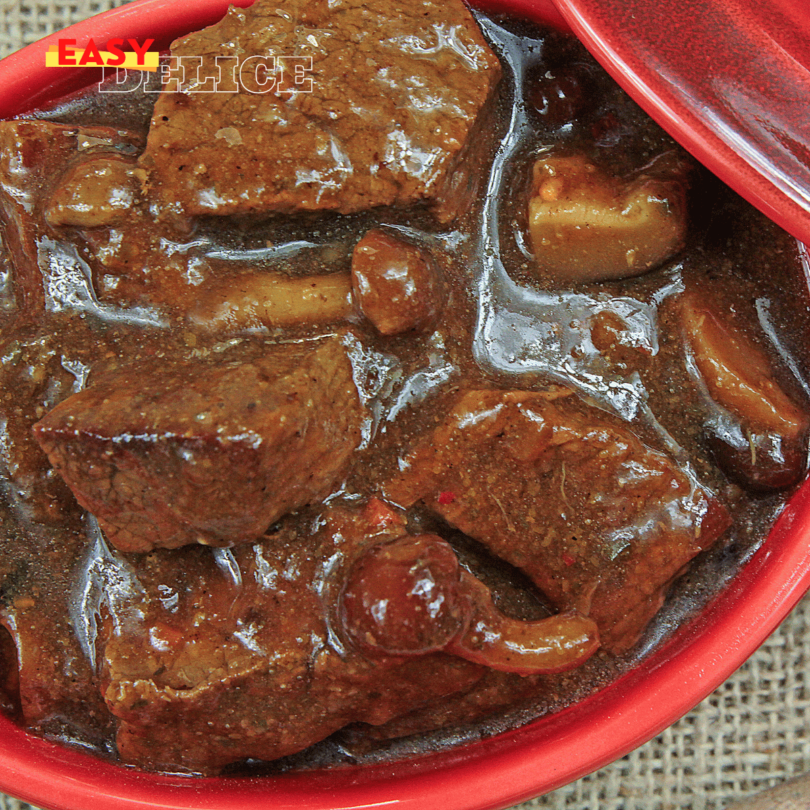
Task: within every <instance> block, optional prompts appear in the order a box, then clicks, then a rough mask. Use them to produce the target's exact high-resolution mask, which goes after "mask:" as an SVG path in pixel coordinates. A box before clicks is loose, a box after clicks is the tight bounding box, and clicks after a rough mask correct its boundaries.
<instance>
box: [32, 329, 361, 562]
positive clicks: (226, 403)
mask: <svg viewBox="0 0 810 810" xmlns="http://www.w3.org/2000/svg"><path fill="white" fill-rule="evenodd" d="M362 418H363V411H362V408H361V405H360V403H359V398H358V394H357V389H356V388H355V386H354V382H353V380H352V369H351V365H350V363H349V360H348V358H347V356H346V353H345V349H344V347H343V345H342V343H341V341H340V340H339V339H338V338H326V339H324V340H322V341H314V342H309V343H307V342H305V343H303V344H287V345H284V344H281V345H273V344H267V345H265V346H260V347H259V350H258V351H254V352H253V354H252V356H251V357H248V358H246V357H244V355H240V356H238V357H237V358H233V359H232V358H230V357H229V356H228V355H227V354H225V355H224V356H222V357H218V356H217V355H216V354H214V356H209V357H207V358H202V359H198V360H191V361H178V362H175V363H172V362H164V363H163V364H162V366H161V367H157V368H155V366H154V365H153V366H151V367H150V366H149V365H146V366H142V365H136V366H134V367H124V368H121V369H120V370H118V371H117V372H115V373H111V374H110V375H108V376H107V377H105V378H104V379H102V380H99V381H97V382H94V384H93V385H91V386H90V387H89V388H87V389H85V390H84V391H81V392H80V393H77V394H74V395H73V396H71V397H69V398H68V399H66V400H65V401H64V402H62V403H61V404H60V405H58V406H57V407H56V408H54V409H53V410H52V411H51V412H50V413H49V414H48V415H47V416H46V417H45V418H44V419H42V420H41V421H40V422H39V423H37V425H36V426H35V434H36V437H37V440H38V441H39V443H40V445H41V446H42V447H43V449H44V450H45V452H46V453H47V454H48V457H49V458H50V460H51V463H52V464H53V465H54V467H55V468H56V469H57V470H58V471H59V472H60V474H61V475H62V477H63V478H64V479H65V481H66V482H67V483H68V485H69V486H70V487H71V489H72V490H73V492H74V493H75V495H76V498H77V499H78V501H79V502H80V503H81V504H82V505H83V506H84V507H85V508H86V509H88V510H89V511H90V512H92V513H93V514H94V515H96V517H97V518H98V519H99V522H100V523H101V525H102V526H103V528H104V530H105V531H106V533H107V535H108V537H109V539H110V541H111V542H112V543H113V544H114V545H115V546H116V547H118V548H120V549H123V550H125V551H146V550H149V549H151V548H154V547H163V548H175V547H177V546H182V545H185V544H187V543H195V542H197V543H204V544H208V545H217V546H229V545H233V544H234V543H241V542H247V541H250V540H255V539H256V538H257V537H259V536H260V535H261V534H262V533H263V532H264V531H265V530H266V529H267V528H268V526H270V524H271V523H273V521H275V520H276V519H278V518H279V517H281V516H282V515H283V514H284V513H286V512H288V511H290V510H292V509H295V508H297V507H299V506H303V505H304V504H307V503H310V502H312V501H317V500H319V499H321V498H323V497H325V496H326V495H328V494H329V492H330V491H331V490H332V489H333V488H334V487H335V486H336V485H337V484H338V483H339V482H340V479H341V476H342V474H343V473H344V470H345V468H346V465H347V462H348V459H349V456H350V455H351V453H352V451H353V450H354V449H355V448H356V447H357V445H358V443H359V440H360V423H361V421H362Z"/></svg>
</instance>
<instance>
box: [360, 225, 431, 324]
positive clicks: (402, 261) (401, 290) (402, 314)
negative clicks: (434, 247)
mask: <svg viewBox="0 0 810 810" xmlns="http://www.w3.org/2000/svg"><path fill="white" fill-rule="evenodd" d="M352 288H353V290H354V294H355V298H356V300H357V303H358V305H359V307H360V309H361V311H362V312H363V314H364V315H365V316H366V317H367V318H368V319H369V320H370V321H371V322H372V323H373V324H374V326H375V327H376V329H377V331H378V332H379V333H380V334H382V335H396V334H399V333H400V332H407V331H411V330H427V329H429V328H430V327H431V326H432V325H434V324H435V322H436V318H437V317H438V315H439V312H440V310H441V307H442V303H443V300H444V291H443V290H442V282H441V278H440V277H439V271H438V267H437V266H436V263H435V262H434V261H433V259H432V258H431V256H430V255H429V254H428V253H427V251H426V250H425V249H424V248H421V247H418V246H417V245H413V244H410V243H409V242H406V241H405V240H404V239H401V238H399V237H396V236H394V235H393V234H391V233H388V232H387V231H384V230H382V229H380V228H375V229H373V230H370V231H368V233H366V234H365V235H364V236H363V238H362V239H361V240H360V241H359V242H358V243H357V245H356V246H355V248H354V255H353V256H352Z"/></svg>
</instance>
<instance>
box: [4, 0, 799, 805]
mask: <svg viewBox="0 0 810 810" xmlns="http://www.w3.org/2000/svg"><path fill="white" fill-rule="evenodd" d="M125 2H127V0H42V1H41V2H39V1H37V2H33V0H31V1H30V2H29V0H25V2H13V0H0V14H1V15H2V21H1V22H0V56H7V55H8V54H9V53H11V52H13V51H15V50H17V49H18V48H20V47H22V46H23V45H27V44H28V43H31V42H34V41H35V40H37V39H39V38H41V37H43V36H45V35H46V34H50V33H52V32H54V31H57V30H59V29H61V28H64V27H65V26H67V25H70V24H72V23H75V22H78V21H79V20H81V19H84V18H85V17H87V16H90V15H92V14H97V13H99V12H101V11H106V10H108V9H111V8H114V7H116V6H120V5H123V4H124V3H125ZM809 623H810V597H807V598H805V599H804V601H802V602H801V603H800V604H799V605H798V607H797V608H796V609H795V610H794V611H793V613H792V614H791V615H790V616H789V617H788V619H787V620H786V621H785V622H784V623H783V624H782V626H781V627H780V628H779V629H778V630H777V631H776V632H775V633H774V634H773V636H772V637H771V638H770V639H768V641H766V642H765V644H764V645H763V646H762V648H761V649H760V650H759V651H758V652H756V653H755V654H754V655H753V656H752V658H751V659H750V660H749V661H748V662H747V663H746V664H745V665H744V666H743V667H742V668H741V669H740V670H739V671H738V672H737V673H736V674H735V675H734V676H733V677H731V678H730V679H729V680H728V681H727V682H726V683H725V684H723V686H721V687H720V688H719V689H718V690H717V691H716V692H715V693H714V694H712V695H711V696H710V697H708V698H707V699H706V700H705V701H703V703H701V704H700V705H699V706H698V707H697V708H695V709H694V710H693V711H692V712H690V713H689V714H688V715H687V716H686V717H684V718H683V719H682V720H680V721H678V722H677V723H675V725H674V726H672V727H671V728H669V729H667V731H665V732H664V733H663V734H661V735H660V736H659V737H657V738H656V739H654V740H652V741H650V742H649V743H647V744H646V745H643V746H642V747H641V748H639V749H638V750H636V751H634V752H633V753H631V754H628V755H627V756H626V757H624V758H623V759H621V760H619V761H618V762H614V763H613V764H612V765H609V766H607V767H606V768H603V769H602V770H600V771H598V772H596V773H594V774H591V775H590V776H587V777H585V778H583V779H580V780H579V781H578V782H574V783H573V784H570V785H568V786H566V787H563V788H560V789H559V790H557V791H555V792H553V793H551V794H548V795H546V796H543V797H541V798H538V799H534V800H533V801H530V802H526V803H524V804H522V805H520V808H521V810H529V808H532V809H533V810H540V808H543V810H563V808H581V810H590V809H591V808H594V810H687V809H688V810H720V808H727V807H729V805H730V804H732V803H734V802H737V801H740V800H743V799H746V798H747V797H750V796H753V795H754V794H756V793H758V792H759V791H762V790H763V789H766V788H769V787H772V786H774V785H779V784H780V783H783V782H785V780H788V779H790V778H791V777H795V776H798V775H799V774H802V773H803V772H804V771H806V770H810V731H809V730H808V719H810V685H808V663H809V662H810V632H808V630H809V629H810V628H808V624H809ZM805 784H806V783H805V782H803V781H800V782H798V783H797V785H796V786H790V787H791V790H788V789H787V788H785V789H783V794H781V795H780V794H776V795H774V796H771V795H770V794H769V795H768V796H767V797H766V798H765V799H764V800H763V799H762V798H760V799H759V801H760V804H758V805H757V806H758V807H759V806H762V807H777V806H778V807H781V808H785V810H788V808H790V810H798V808H799V807H801V808H810V790H808V789H807V787H805ZM24 789H25V786H24V785H20V790H21V791H24ZM797 797H798V798H797ZM763 801H764V803H762V802H763ZM0 810H29V805H27V804H24V803H22V802H19V801H18V800H16V799H13V798H11V797H8V796H0ZM735 810H737V809H736V808H735Z"/></svg>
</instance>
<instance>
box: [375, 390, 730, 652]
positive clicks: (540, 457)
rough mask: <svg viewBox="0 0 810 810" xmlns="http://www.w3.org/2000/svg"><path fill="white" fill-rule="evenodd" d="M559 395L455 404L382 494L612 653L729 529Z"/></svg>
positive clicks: (602, 419) (644, 453) (626, 434)
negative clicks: (477, 549) (524, 580)
mask: <svg viewBox="0 0 810 810" xmlns="http://www.w3.org/2000/svg"><path fill="white" fill-rule="evenodd" d="M569 394H570V392H566V391H564V390H557V391H553V392H549V393H527V392H505V391H471V392H468V393H466V394H464V395H463V396H461V397H460V398H459V399H458V400H457V402H456V403H455V405H454V407H452V409H451V410H450V412H449V414H448V415H447V416H446V417H445V419H444V421H443V422H442V423H441V424H440V425H439V426H438V427H437V428H436V429H435V430H434V431H432V432H431V433H430V434H428V435H427V436H426V438H425V439H424V441H423V442H422V443H421V444H420V445H419V446H418V447H417V448H416V449H415V450H414V451H413V452H412V453H411V454H410V455H409V456H408V457H407V458H406V459H405V466H404V471H403V472H402V474H401V476H400V477H399V479H398V480H395V481H393V482H392V483H391V484H390V485H389V486H388V487H387V494H388V495H389V497H390V498H391V499H392V500H393V501H395V502H397V503H400V504H402V505H404V506H410V505H412V504H414V503H415V502H416V501H419V500H422V501H423V502H424V503H425V504H426V505H427V506H428V507H429V508H430V509H431V510H434V511H435V512H437V513H439V514H440V515H441V516H442V517H444V518H445V519H446V520H447V521H448V522H449V523H451V524H452V525H453V526H455V527H457V528H458V529H460V530H461V531H463V532H465V533H466V534H468V535H469V536H470V537H473V538H475V539H476V540H479V541H480V542H482V543H484V544H485V545H486V546H487V547H488V548H490V549H491V550H492V551H493V552H494V553H495V554H497V555H498V556H500V557H502V558H503V559H505V560H507V561H509V562H510V563H512V564H513V565H515V566H517V567H519V568H521V569H522V570H524V571H525V572H526V573H527V574H528V575H529V576H530V577H531V578H532V579H533V580H534V582H535V583H536V584H537V585H538V587H540V588H541V589H542V590H543V591H544V592H545V593H546V594H547V595H548V597H549V598H550V599H551V600H552V602H553V603H554V604H555V605H557V607H558V608H559V609H561V610H565V609H569V608H576V609H577V610H579V611H581V612H582V613H584V614H585V615H588V616H590V617H592V618H593V619H594V620H595V621H596V623H597V625H598V627H599V632H600V636H601V639H602V643H603V646H605V647H606V648H607V649H610V650H613V651H619V650H622V649H625V648H627V647H629V646H630V645H632V644H633V642H635V640H636V639H637V637H638V635H639V633H640V632H641V630H642V629H643V628H644V626H645V625H646V623H647V622H648V621H649V619H650V618H651V617H652V615H653V614H654V613H655V612H656V611H657V610H658V608H659V607H660V605H661V603H662V601H663V598H664V594H665V591H666V588H667V586H668V585H669V583H670V582H671V581H672V579H673V578H674V577H675V576H676V575H677V574H678V572H679V571H680V570H681V569H682V568H683V566H684V565H686V563H688V562H689V560H691V559H692V557H694V556H695V555H696V554H697V553H698V552H699V551H700V550H701V549H703V548H706V547H707V546H709V545H711V544H712V543H713V542H714V541H715V540H716V539H717V538H718V536H719V535H720V534H721V533H722V532H723V531H724V530H725V528H726V527H727V525H728V522H729V519H728V515H727V513H726V511H725V508H724V507H722V506H721V505H720V504H719V503H718V502H717V501H715V499H714V498H713V497H712V496H711V495H710V494H709V493H708V492H706V491H705V490H704V489H703V488H701V487H700V486H698V485H697V484H696V483H695V482H694V481H692V480H691V479H690V478H689V477H688V476H687V475H686V474H685V473H684V472H683V471H682V470H680V469H679V468H678V467H677V466H676V465H675V464H674V463H673V462H672V461H670V459H669V458H667V457H666V456H664V455H662V454H661V453H658V452H656V451H654V450H651V449H650V448H648V447H646V446H644V445H643V444H642V443H641V442H640V441H639V440H638V439H637V438H636V437H635V436H634V435H633V434H632V433H630V431H629V430H627V428H625V427H622V426H620V425H619V424H618V423H614V422H613V421H611V420H610V419H609V418H608V417H607V416H606V415H604V414H603V413H602V412H601V411H596V410H595V409H590V408H586V407H584V406H580V405H579V404H578V403H577V402H575V397H574V396H571V395H569Z"/></svg>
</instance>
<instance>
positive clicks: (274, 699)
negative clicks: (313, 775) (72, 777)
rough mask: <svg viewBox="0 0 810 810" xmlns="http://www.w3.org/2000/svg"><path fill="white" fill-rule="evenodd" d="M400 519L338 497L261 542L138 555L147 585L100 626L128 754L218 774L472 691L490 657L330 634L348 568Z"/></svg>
mask: <svg viewBox="0 0 810 810" xmlns="http://www.w3.org/2000/svg"><path fill="white" fill-rule="evenodd" d="M403 524H404V521H398V520H394V521H393V522H390V521H387V520H383V521H379V520H376V519H375V515H374V513H373V510H372V511H371V512H369V510H367V509H366V508H364V507H363V506H360V507H358V506H352V505H349V504H345V503H343V504H336V505H333V506H331V507H330V508H329V509H328V510H327V511H326V512H325V513H323V514H322V516H321V518H320V519H319V520H312V521H311V522H310V521H309V520H307V521H305V520H300V521H297V522H294V521H286V522H285V524H284V526H283V527H282V528H280V529H279V530H278V532H277V533H276V534H274V535H273V536H270V537H267V538H265V539H263V540H262V542H260V543H256V544H254V545H242V546H239V547H238V548H235V549H232V550H231V549H227V550H224V549H216V550H212V549H205V548H189V549H183V551H182V553H180V552H173V551H163V552H155V553H152V554H147V555H143V556H140V557H134V558H132V560H131V564H132V566H134V570H135V573H136V575H137V577H138V580H139V582H140V585H141V588H142V594H140V595H138V596H137V597H135V598H137V601H129V602H127V601H123V602H119V605H118V611H119V612H121V615H123V616H126V617H128V618H127V620H126V621H122V620H120V618H119V617H118V616H116V615H108V616H105V617H104V625H103V628H102V646H103V662H102V681H103V690H104V696H105V699H106V701H107V705H108V706H109V709H110V711H111V712H112V713H113V714H114V715H115V716H116V717H117V718H118V733H117V744H118V750H119V753H120V756H121V757H122V759H123V760H124V761H125V762H130V763H135V764H139V765H143V766H145V767H148V768H162V769H168V770H177V769H188V770H191V771H197V772H203V773H213V772H216V771H217V770H219V769H221V768H222V767H223V766H224V765H227V764H228V763H232V762H236V761H238V760H241V759H243V758H246V757H253V758H259V759H265V760H272V759H276V758H278V757H282V756H285V755H287V754H291V753H294V752H297V751H300V750H303V749H304V748H306V747H308V746H309V745H312V744H313V743H315V742H317V741H319V740H322V739H324V738H325V737H326V736H328V735H329V734H331V733H333V732H334V731H336V730H338V729H340V728H342V727H343V726H345V725H347V724H349V723H352V722H365V723H370V724H373V725H378V724H380V723H385V722H387V721H389V720H390V719H392V718H393V717H397V716H400V715H403V714H406V713H409V712H411V711H413V710H415V709H417V708H418V707H420V706H422V705H425V704H426V703H429V702H430V701H432V700H434V699H437V698H439V697H441V696H444V695H448V694H452V693H455V692H457V691H462V690H466V689H469V687H470V686H471V685H472V684H473V683H475V682H476V681H477V680H478V679H479V678H480V677H481V676H482V674H483V673H484V672H485V671H486V670H485V668H484V667H481V666H479V665H477V664H475V663H471V662H469V661H465V660H463V659H461V658H458V657H456V656H452V655H447V654H445V653H443V652H432V653H428V654H426V655H419V656H416V657H401V656H394V655H386V656H382V655H381V656H375V657H374V658H369V657H367V656H365V655H364V654H363V653H362V652H361V651H359V650H358V649H356V648H354V647H353V646H352V645H350V644H346V643H345V641H343V640H342V639H341V637H340V635H339V633H336V632H335V626H334V616H333V615H332V614H333V612H334V605H335V603H336V601H337V598H338V595H339V593H340V590H341V588H342V586H343V582H344V580H345V576H346V570H347V567H348V566H350V565H351V563H352V562H353V561H354V560H355V559H356V558H357V556H358V555H359V554H361V553H362V552H363V550H365V549H367V548H368V547H369V546H373V545H374V544H376V543H380V542H385V541H386V540H387V539H390V538H391V537H396V536H397V535H399V534H400V533H402V532H403V531H404V529H403ZM133 607H137V609H138V610H137V612H138V615H139V616H140V617H142V618H140V619H136V618H134V613H135V612H134V611H132V610H131V608H133Z"/></svg>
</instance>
